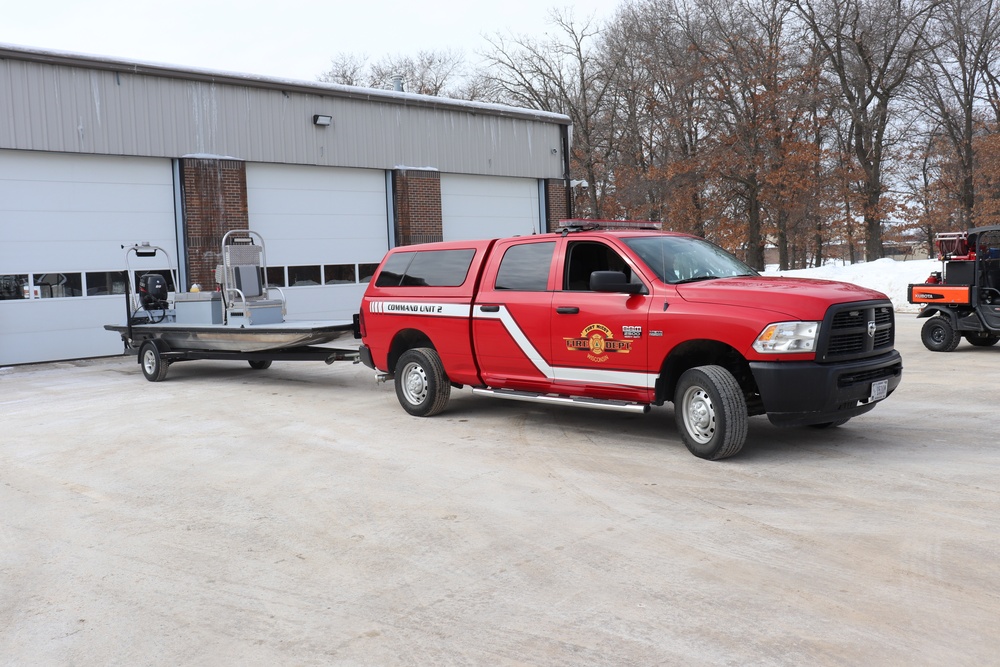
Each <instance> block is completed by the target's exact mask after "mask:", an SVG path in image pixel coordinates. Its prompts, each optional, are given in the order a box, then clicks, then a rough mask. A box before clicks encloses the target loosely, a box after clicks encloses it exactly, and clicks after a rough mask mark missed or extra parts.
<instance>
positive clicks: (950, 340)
mask: <svg viewBox="0 0 1000 667" xmlns="http://www.w3.org/2000/svg"><path fill="white" fill-rule="evenodd" d="M920 340H922V341H923V343H924V347H926V348H927V349H928V350H930V351H931V352H951V351H953V350H954V349H955V348H956V347H958V343H959V341H961V340H962V336H961V334H959V333H958V332H957V331H955V327H953V326H952V325H951V320H949V319H948V318H947V317H944V316H942V315H935V316H934V317H932V318H930V319H929V320H927V321H926V322H924V326H923V327H922V328H921V329H920Z"/></svg>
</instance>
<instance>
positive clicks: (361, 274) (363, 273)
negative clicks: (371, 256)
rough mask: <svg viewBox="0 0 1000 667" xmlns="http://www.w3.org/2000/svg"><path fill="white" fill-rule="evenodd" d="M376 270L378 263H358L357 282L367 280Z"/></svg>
mask: <svg viewBox="0 0 1000 667" xmlns="http://www.w3.org/2000/svg"><path fill="white" fill-rule="evenodd" d="M377 270H378V264H358V282H360V283H367V282H369V281H370V280H371V279H372V276H374V275H375V271H377Z"/></svg>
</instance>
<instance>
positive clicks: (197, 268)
mask: <svg viewBox="0 0 1000 667" xmlns="http://www.w3.org/2000/svg"><path fill="white" fill-rule="evenodd" d="M181 182H182V190H181V192H182V201H183V206H184V245H185V249H186V253H185V254H186V255H187V275H188V283H189V284H188V285H185V286H184V287H185V288H189V287H190V286H191V284H193V283H199V284H201V286H202V288H203V289H213V288H214V287H215V267H216V265H218V264H221V263H222V255H221V252H220V244H221V243H222V236H223V235H224V234H225V233H226V232H228V231H229V230H231V229H250V218H249V215H248V213H247V176H246V165H245V164H244V163H243V162H240V161H238V160H215V159H202V158H185V159H183V160H181Z"/></svg>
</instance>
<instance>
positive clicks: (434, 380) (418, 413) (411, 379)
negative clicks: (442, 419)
mask: <svg viewBox="0 0 1000 667" xmlns="http://www.w3.org/2000/svg"><path fill="white" fill-rule="evenodd" d="M395 384H396V398H397V399H399V404H400V405H401V406H403V409H404V410H406V411H407V412H408V413H410V414H411V415H413V416H415V417H430V416H432V415H436V414H437V413H439V412H441V411H442V410H444V408H445V406H446V405H447V404H448V399H449V398H450V397H451V384H450V383H449V382H448V376H446V375H445V373H444V365H443V364H442V363H441V357H439V356H438V353H437V351H435V350H434V349H433V348H429V347H417V348H413V349H410V350H407V351H406V352H404V353H403V354H402V355H400V357H399V361H398V362H396V373H395Z"/></svg>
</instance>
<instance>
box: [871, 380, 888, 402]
mask: <svg viewBox="0 0 1000 667" xmlns="http://www.w3.org/2000/svg"><path fill="white" fill-rule="evenodd" d="M888 395H889V381H888V380H879V381H878V382H872V393H871V396H869V397H868V400H869V401H881V400H882V399H883V398H885V397H886V396H888Z"/></svg>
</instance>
